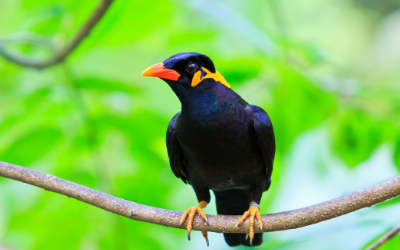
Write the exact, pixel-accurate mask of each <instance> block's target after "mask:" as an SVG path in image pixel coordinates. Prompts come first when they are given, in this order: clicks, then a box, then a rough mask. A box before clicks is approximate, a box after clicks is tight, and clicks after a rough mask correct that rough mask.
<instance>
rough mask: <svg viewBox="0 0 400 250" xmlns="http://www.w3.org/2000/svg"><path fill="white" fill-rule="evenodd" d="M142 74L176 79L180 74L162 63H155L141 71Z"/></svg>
mask: <svg viewBox="0 0 400 250" xmlns="http://www.w3.org/2000/svg"><path fill="white" fill-rule="evenodd" d="M142 76H152V77H160V78H163V79H167V80H172V81H177V80H178V79H179V77H180V76H181V75H180V74H179V73H178V72H176V71H175V70H173V69H166V68H165V67H164V63H157V64H154V65H153V66H150V67H148V68H147V69H146V70H145V71H143V72H142Z"/></svg>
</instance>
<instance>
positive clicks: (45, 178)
mask: <svg viewBox="0 0 400 250" xmlns="http://www.w3.org/2000/svg"><path fill="white" fill-rule="evenodd" d="M0 176H3V177H6V178H11V179H14V180H17V181H22V182H25V183H28V184H31V185H35V186H37V187H41V188H44V189H46V190H49V191H52V192H56V193H60V194H64V195H66V196H68V197H72V198H75V199H77V200H80V201H83V202H86V203H88V204H91V205H93V206H96V207H99V208H102V209H104V210H107V211H110V212H113V213H116V214H119V215H122V216H125V217H127V218H131V219H134V220H139V221H144V222H149V223H153V224H159V225H164V226H168V227H175V228H178V226H179V219H180V217H181V216H182V212H176V211H170V210H165V209H160V208H154V207H149V206H145V205H141V204H138V203H135V202H130V201H126V200H123V199H120V198H117V197H114V196H111V195H108V194H105V193H102V192H99V191H96V190H93V189H90V188H88V187H85V186H82V185H79V184H76V183H73V182H70V181H66V180H63V179H60V178H57V177H55V176H53V175H49V174H44V173H41V172H38V171H34V170H31V169H28V168H24V167H20V166H16V165H12V164H9V163H5V162H0ZM136 191H137V192H141V191H142V190H136ZM399 195H400V176H397V177H394V178H392V179H389V180H387V181H383V182H381V183H378V184H375V185H373V186H369V187H366V188H363V189H360V190H358V191H355V192H353V193H350V194H347V195H345V196H342V197H339V198H336V199H333V200H329V201H326V202H322V203H319V204H316V205H313V206H309V207H305V208H301V209H296V210H292V211H288V212H282V213H277V214H268V215H262V216H261V217H262V221H263V223H264V232H270V231H281V230H288V229H294V228H299V227H305V226H308V225H311V224H316V223H318V222H321V221H325V220H329V219H332V218H335V217H338V216H341V215H344V214H347V213H350V212H354V211H356V210H359V209H361V208H365V207H370V206H372V205H374V204H377V203H379V202H382V201H385V200H387V199H390V198H394V197H397V196H399ZM207 218H208V221H209V223H210V224H209V225H208V226H207V225H205V224H204V223H203V221H202V219H201V218H199V217H197V216H196V219H195V220H194V229H195V230H207V231H214V232H220V233H241V232H245V230H246V229H247V228H248V221H246V222H245V223H243V224H242V225H241V226H240V227H239V228H238V229H236V230H235V229H234V227H235V224H236V221H237V220H238V219H239V218H240V216H236V215H229V216H228V215H208V216H207ZM183 228H185V225H183ZM256 232H260V229H259V228H257V229H256Z"/></svg>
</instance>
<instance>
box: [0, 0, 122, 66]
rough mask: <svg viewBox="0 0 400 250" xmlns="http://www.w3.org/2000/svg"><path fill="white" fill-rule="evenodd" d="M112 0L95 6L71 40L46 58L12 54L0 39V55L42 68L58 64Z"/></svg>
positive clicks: (94, 24)
mask: <svg viewBox="0 0 400 250" xmlns="http://www.w3.org/2000/svg"><path fill="white" fill-rule="evenodd" d="M113 1H114V0H102V1H101V2H100V4H99V5H98V6H97V8H96V9H95V11H94V12H93V13H92V15H91V16H90V17H89V19H88V20H87V21H86V22H85V23H84V24H83V26H82V27H81V28H80V30H79V31H78V33H77V34H76V35H75V36H74V37H73V38H72V40H71V42H69V43H68V44H67V45H65V46H64V47H63V48H61V49H60V50H58V51H57V52H55V53H54V55H53V56H51V57H50V58H49V59H47V60H41V61H38V60H32V59H29V58H26V57H24V56H21V55H17V54H14V53H12V52H10V51H8V49H7V48H6V46H5V45H4V43H3V42H1V41H0V55H1V56H3V57H4V58H5V59H7V60H8V61H10V62H13V63H15V64H18V65H20V66H24V67H28V68H35V69H44V68H47V67H51V66H54V65H56V64H59V63H61V62H63V61H65V60H66V59H67V57H68V56H69V55H70V54H71V53H72V52H73V51H74V50H75V49H76V47H78V45H79V44H80V43H81V42H82V41H83V39H85V37H87V36H88V35H89V34H90V32H91V31H92V29H93V28H94V26H96V24H97V23H98V22H99V21H100V19H101V18H102V17H103V15H104V14H105V13H106V11H107V10H108V9H109V7H110V5H111V4H112V3H113Z"/></svg>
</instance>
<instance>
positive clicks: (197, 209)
mask: <svg viewBox="0 0 400 250" xmlns="http://www.w3.org/2000/svg"><path fill="white" fill-rule="evenodd" d="M206 206H207V202H205V201H201V202H200V203H199V205H197V206H195V207H191V208H189V209H188V210H186V211H185V212H184V213H183V216H182V218H181V221H180V222H179V228H181V225H182V224H183V223H184V222H185V220H186V217H187V219H188V220H187V227H186V229H187V232H188V239H189V240H190V232H192V228H193V219H194V216H195V214H196V213H197V214H199V215H200V216H201V218H203V220H204V221H205V222H206V223H207V225H208V220H207V217H206V214H205V213H204V212H203V208H205V207H206ZM204 232H205V233H203V231H202V233H203V236H204V238H206V242H207V246H208V238H207V232H206V231H204Z"/></svg>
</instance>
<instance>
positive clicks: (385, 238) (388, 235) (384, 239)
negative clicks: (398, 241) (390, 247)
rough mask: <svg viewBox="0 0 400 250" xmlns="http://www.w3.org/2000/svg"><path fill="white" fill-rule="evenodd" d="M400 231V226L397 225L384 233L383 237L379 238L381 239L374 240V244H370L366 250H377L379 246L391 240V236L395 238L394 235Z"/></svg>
mask: <svg viewBox="0 0 400 250" xmlns="http://www.w3.org/2000/svg"><path fill="white" fill-rule="evenodd" d="M398 233H400V227H396V228H395V229H393V230H390V231H389V232H387V233H386V234H385V235H383V236H382V237H381V238H379V240H377V241H376V242H374V244H372V245H371V246H369V247H368V248H367V249H365V250H375V249H378V247H380V246H382V245H383V244H385V243H386V242H387V241H388V240H390V239H391V238H393V237H394V236H396V234H398Z"/></svg>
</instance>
